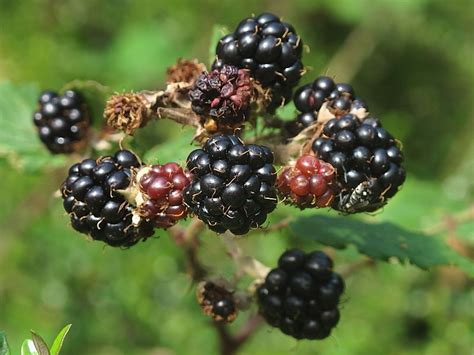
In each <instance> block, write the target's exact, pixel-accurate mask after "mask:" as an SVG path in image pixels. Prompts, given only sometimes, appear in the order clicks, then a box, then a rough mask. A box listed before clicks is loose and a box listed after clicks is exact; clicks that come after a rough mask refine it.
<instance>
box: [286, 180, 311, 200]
mask: <svg viewBox="0 0 474 355" xmlns="http://www.w3.org/2000/svg"><path fill="white" fill-rule="evenodd" d="M290 189H291V191H293V192H294V193H295V194H297V195H298V196H306V195H307V194H308V193H309V181H308V179H307V178H306V177H305V176H303V175H296V176H295V177H293V178H292V179H291V181H290Z"/></svg>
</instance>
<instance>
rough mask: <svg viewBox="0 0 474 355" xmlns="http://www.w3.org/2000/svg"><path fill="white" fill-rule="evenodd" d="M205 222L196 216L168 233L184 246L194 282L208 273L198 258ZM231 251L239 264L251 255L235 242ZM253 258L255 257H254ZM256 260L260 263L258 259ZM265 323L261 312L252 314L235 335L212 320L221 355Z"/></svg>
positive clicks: (229, 353)
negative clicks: (243, 253)
mask: <svg viewBox="0 0 474 355" xmlns="http://www.w3.org/2000/svg"><path fill="white" fill-rule="evenodd" d="M204 227H205V224H204V223H203V222H201V221H200V220H199V219H198V218H196V217H194V218H193V220H192V221H191V223H190V224H189V226H188V227H186V228H183V227H181V226H179V225H175V226H173V227H171V228H169V229H168V233H169V234H170V236H171V237H172V238H173V240H174V241H175V243H176V244H177V245H178V246H180V247H182V248H183V250H184V253H185V257H186V259H187V262H188V271H189V273H190V275H191V277H192V280H193V281H194V282H199V281H202V280H203V278H204V277H205V276H206V275H207V274H208V271H207V269H206V267H205V266H204V265H203V264H202V263H201V261H200V260H199V258H198V254H199V247H200V243H199V234H200V233H201V232H202V231H203V230H204ZM229 248H230V249H231V250H230V251H229V253H230V254H231V256H232V257H233V259H234V260H235V261H236V263H237V265H239V263H238V261H239V260H240V259H248V258H250V257H246V256H242V251H241V250H240V248H239V247H238V246H237V245H236V244H235V243H233V244H232V246H231V247H229ZM252 259H253V258H252ZM253 260H254V261H255V262H257V263H258V264H259V265H262V266H263V267H265V266H264V265H263V264H260V263H259V262H258V261H257V260H255V259H253ZM262 324H263V318H262V317H261V316H260V315H259V314H255V315H252V316H251V317H249V318H248V320H247V322H246V323H245V324H244V325H243V326H242V327H241V328H240V329H239V330H238V331H237V332H236V333H235V334H234V335H233V334H231V333H230V332H229V328H228V327H227V326H226V324H224V323H222V322H216V321H213V322H212V326H213V327H214V329H215V330H216V332H217V335H218V337H219V344H220V353H221V355H233V354H235V353H236V351H237V350H238V349H239V348H240V347H241V346H242V345H243V344H244V343H245V342H246V341H247V340H248V339H249V338H250V337H251V336H252V335H253V334H254V333H255V331H256V330H257V329H258V328H259V327H260V326H261V325H262Z"/></svg>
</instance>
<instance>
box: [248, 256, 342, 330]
mask: <svg viewBox="0 0 474 355" xmlns="http://www.w3.org/2000/svg"><path fill="white" fill-rule="evenodd" d="M332 268H333V262H332V260H331V259H330V258H329V257H328V256H327V255H326V254H325V253H323V252H321V251H314V252H311V253H308V254H306V253H304V252H303V251H301V250H297V249H292V250H288V251H286V252H284V253H283V254H282V255H281V256H280V259H279V260H278V267H277V268H275V269H273V270H271V271H270V272H269V273H268V275H267V277H266V278H265V282H264V283H263V284H262V285H260V286H259V287H258V289H257V300H258V305H259V311H260V313H261V314H262V316H263V317H264V318H265V320H266V321H267V322H268V324H270V325H271V326H272V327H276V328H279V329H280V330H281V331H282V332H283V333H285V334H287V335H290V336H292V337H294V338H296V339H324V338H327V337H328V336H329V335H330V333H331V330H332V328H334V327H335V326H336V325H337V323H338V322H339V310H338V304H339V299H340V296H341V294H342V293H343V292H344V287H345V286H344V281H343V279H342V278H341V276H340V275H339V274H337V273H335V272H333V270H332Z"/></svg>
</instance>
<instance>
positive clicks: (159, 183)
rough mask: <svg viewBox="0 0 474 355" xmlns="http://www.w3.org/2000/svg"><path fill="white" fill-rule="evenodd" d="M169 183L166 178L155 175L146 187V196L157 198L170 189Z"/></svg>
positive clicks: (164, 194)
mask: <svg viewBox="0 0 474 355" xmlns="http://www.w3.org/2000/svg"><path fill="white" fill-rule="evenodd" d="M170 188H171V184H170V182H169V181H168V179H166V178H164V177H162V176H157V177H155V178H154V179H153V181H152V182H151V183H150V185H149V186H148V189H147V193H148V196H149V197H150V198H151V199H153V200H156V199H159V198H162V197H164V196H166V194H167V193H168V192H169V191H170Z"/></svg>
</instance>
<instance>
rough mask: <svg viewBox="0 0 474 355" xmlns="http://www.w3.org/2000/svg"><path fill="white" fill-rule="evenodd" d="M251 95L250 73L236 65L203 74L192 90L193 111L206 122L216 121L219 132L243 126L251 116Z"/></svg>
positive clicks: (224, 66) (190, 96) (190, 95)
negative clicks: (210, 119)
mask: <svg viewBox="0 0 474 355" xmlns="http://www.w3.org/2000/svg"><path fill="white" fill-rule="evenodd" d="M250 96H251V82H250V76H249V74H248V72H247V71H245V70H242V69H239V68H237V67H235V66H232V65H223V66H222V67H220V68H218V69H214V70H212V71H211V72H210V73H203V74H201V75H200V76H199V77H198V78H197V80H196V82H195V83H194V85H193V87H192V88H191V90H190V91H189V99H190V100H191V107H192V109H193V111H194V112H196V113H197V114H198V115H201V116H202V117H203V119H204V120H205V119H206V118H207V117H208V116H209V117H210V118H212V119H213V120H214V121H215V122H216V124H217V127H216V130H217V129H219V128H221V129H222V128H233V127H236V126H238V125H239V124H241V123H242V122H243V121H244V120H245V119H246V118H247V116H248V114H249V110H250ZM219 126H221V127H219Z"/></svg>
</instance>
